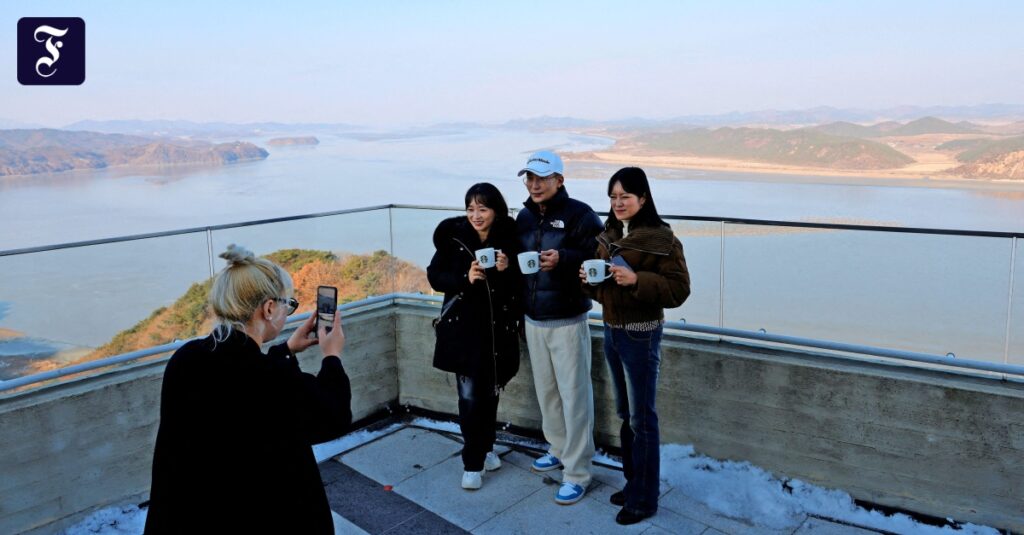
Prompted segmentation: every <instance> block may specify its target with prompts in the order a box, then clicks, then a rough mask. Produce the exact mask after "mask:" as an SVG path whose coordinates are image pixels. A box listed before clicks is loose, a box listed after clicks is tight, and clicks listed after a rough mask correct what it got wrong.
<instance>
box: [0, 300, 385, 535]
mask: <svg viewBox="0 0 1024 535" xmlns="http://www.w3.org/2000/svg"><path fill="white" fill-rule="evenodd" d="M344 325H345V335H346V338H347V341H346V347H345V354H344V358H343V361H344V363H345V368H346V370H347V371H348V373H349V377H350V378H351V380H352V387H353V403H352V410H353V413H354V417H355V418H356V419H359V418H363V417H366V416H368V415H370V414H372V413H374V412H377V411H379V410H380V409H381V408H382V407H383V406H384V405H385V404H386V403H389V402H391V401H394V400H396V399H397V398H398V380H397V377H398V374H397V369H396V366H397V362H396V359H395V312H394V309H390V308H389V309H381V310H375V311H370V312H365V313H361V314H356V315H353V316H351V317H346V318H345V323H344ZM299 358H300V364H301V366H302V368H303V369H304V370H306V371H311V372H314V373H315V372H316V371H317V370H319V366H320V365H319V352H318V350H317V349H316V348H313V349H312V350H309V351H306V352H304V353H303V354H301V355H299ZM166 362H167V357H164V358H161V359H159V360H156V361H153V362H149V363H144V364H137V365H134V366H131V367H125V368H120V369H117V370H114V371H109V372H106V373H103V374H101V375H97V376H93V377H89V378H86V379H82V380H78V381H74V382H70V383H65V384H58V385H53V386H46V387H41V388H38V389H36V390H34V391H31V392H27V393H21V394H17V395H14V396H10V397H6V398H4V399H0V533H21V532H33V531H35V532H40V533H52V532H54V531H58V530H60V529H63V528H65V527H67V526H69V525H71V524H73V523H74V522H76V521H78V520H81V518H82V517H83V516H85V515H86V514H88V513H89V512H91V511H92V510H94V509H96V508H99V507H103V506H107V505H109V504H117V503H125V502H131V501H136V502H138V501H142V500H143V499H145V498H146V496H147V494H148V492H149V482H150V473H151V463H152V459H153V442H154V440H155V439H156V430H157V425H158V420H159V408H160V384H161V381H162V378H163V368H164V366H165V364H166Z"/></svg>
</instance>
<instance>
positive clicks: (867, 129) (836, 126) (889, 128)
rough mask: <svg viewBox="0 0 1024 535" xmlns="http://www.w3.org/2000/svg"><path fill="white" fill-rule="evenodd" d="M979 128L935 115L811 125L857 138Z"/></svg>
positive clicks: (977, 130) (975, 131)
mask: <svg viewBox="0 0 1024 535" xmlns="http://www.w3.org/2000/svg"><path fill="white" fill-rule="evenodd" d="M981 128H982V127H980V126H978V125H976V124H973V123H970V122H967V121H962V122H959V123H951V122H949V121H943V120H942V119H939V118H937V117H922V118H920V119H917V120H914V121H910V122H909V123H906V124H901V123H899V122H896V121H885V122H881V123H877V124H873V125H871V126H863V125H859V124H854V123H850V122H846V121H838V122H834V123H828V124H823V125H820V126H814V127H811V129H812V130H817V131H818V132H824V133H826V134H831V135H834V136H846V137H857V138H872V137H886V136H917V135H922V134H978V133H982V131H981Z"/></svg>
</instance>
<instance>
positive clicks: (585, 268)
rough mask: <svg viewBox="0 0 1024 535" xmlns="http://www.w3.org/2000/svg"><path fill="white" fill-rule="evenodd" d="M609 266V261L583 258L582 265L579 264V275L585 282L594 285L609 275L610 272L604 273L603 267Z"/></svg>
mask: <svg viewBox="0 0 1024 535" xmlns="http://www.w3.org/2000/svg"><path fill="white" fill-rule="evenodd" d="M611 267H612V264H611V262H605V261H604V260H602V259H600V258H594V259H591V260H585V261H584V262H583V265H582V266H580V277H582V278H583V280H584V281H586V283H587V284H591V285H594V286H596V285H598V284H601V283H602V282H604V281H605V279H607V278H609V277H611V274H609V273H605V268H611Z"/></svg>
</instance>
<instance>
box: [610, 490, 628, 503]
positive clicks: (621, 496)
mask: <svg viewBox="0 0 1024 535" xmlns="http://www.w3.org/2000/svg"><path fill="white" fill-rule="evenodd" d="M608 501H610V502H612V505H618V506H619V507H622V506H623V505H626V493H625V492H622V491H621V490H620V491H619V492H616V493H615V494H612V496H611V497H610V498H608Z"/></svg>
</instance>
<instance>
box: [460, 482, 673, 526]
mask: <svg viewBox="0 0 1024 535" xmlns="http://www.w3.org/2000/svg"><path fill="white" fill-rule="evenodd" d="M534 480H535V479H534ZM555 491H556V489H555V487H554V486H544V487H542V488H541V489H540V490H538V491H537V492H534V493H533V494H531V495H530V496H529V497H527V498H526V499H525V500H522V501H520V502H519V503H516V504H514V505H513V506H511V507H509V508H508V509H506V510H505V511H503V512H502V513H501V514H499V515H497V516H495V517H494V518H492V519H490V520H488V521H487V522H485V523H484V524H483V525H481V526H479V527H477V528H476V529H474V530H473V533H476V534H481V535H482V534H506V533H529V534H531V535H534V534H536V535H543V534H552V535H584V534H591V533H593V534H600V535H604V534H608V533H643V532H644V531H645V530H647V529H649V528H650V527H651V526H652V525H653V524H651V523H650V522H646V521H644V522H640V523H638V524H635V525H632V526H620V525H618V524H616V523H615V513H616V512H617V511H618V510H617V509H616V508H614V507H612V506H611V505H610V504H609V505H608V506H605V505H603V504H601V503H599V502H598V501H596V500H594V499H593V498H590V497H584V498H583V499H582V500H580V501H579V502H578V503H576V504H574V505H558V504H557V503H555V500H554V498H555Z"/></svg>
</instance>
